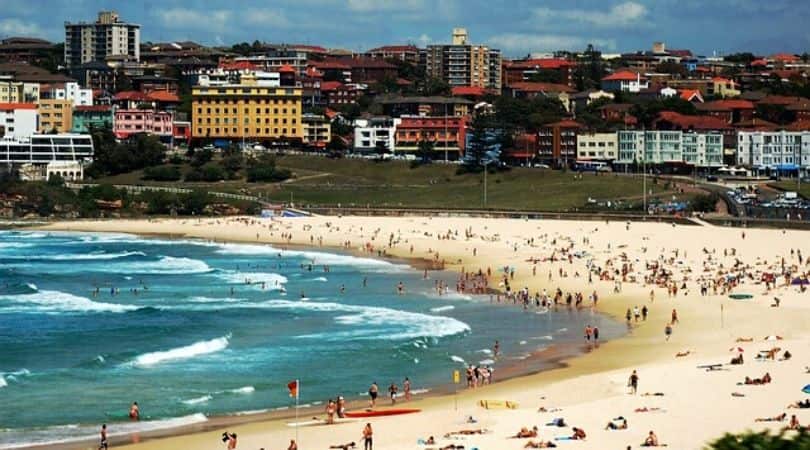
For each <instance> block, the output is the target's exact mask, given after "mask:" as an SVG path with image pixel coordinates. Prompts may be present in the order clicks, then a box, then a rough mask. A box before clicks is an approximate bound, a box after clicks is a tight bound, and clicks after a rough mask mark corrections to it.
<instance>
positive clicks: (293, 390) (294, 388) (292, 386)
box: [287, 380, 298, 398]
mask: <svg viewBox="0 0 810 450" xmlns="http://www.w3.org/2000/svg"><path fill="white" fill-rule="evenodd" d="M287 389H289V390H290V397H293V398H298V380H293V381H290V382H289V383H287Z"/></svg>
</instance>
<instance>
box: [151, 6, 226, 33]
mask: <svg viewBox="0 0 810 450" xmlns="http://www.w3.org/2000/svg"><path fill="white" fill-rule="evenodd" d="M157 17H158V19H159V20H160V22H161V23H162V24H163V25H164V26H166V27H167V28H178V29H217V30H221V29H223V28H224V27H225V26H226V25H228V24H229V22H230V21H231V18H232V14H231V11H227V10H224V9H220V10H213V11H197V10H194V9H185V8H174V9H167V10H164V11H159V12H158V13H157Z"/></svg>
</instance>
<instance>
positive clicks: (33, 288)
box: [25, 283, 39, 291]
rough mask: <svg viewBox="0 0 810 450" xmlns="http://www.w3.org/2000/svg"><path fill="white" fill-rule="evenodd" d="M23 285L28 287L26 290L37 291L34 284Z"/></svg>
mask: <svg viewBox="0 0 810 450" xmlns="http://www.w3.org/2000/svg"><path fill="white" fill-rule="evenodd" d="M25 285H26V286H28V289H31V290H32V291H38V290H39V288H38V287H37V285H36V284H34V283H25Z"/></svg>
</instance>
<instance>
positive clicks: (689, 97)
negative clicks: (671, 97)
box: [679, 89, 703, 103]
mask: <svg viewBox="0 0 810 450" xmlns="http://www.w3.org/2000/svg"><path fill="white" fill-rule="evenodd" d="M679 95H680V97H681V100H686V101H687V102H690V103H703V95H701V94H700V91H699V90H697V89H682V90H681V91H680V93H679Z"/></svg>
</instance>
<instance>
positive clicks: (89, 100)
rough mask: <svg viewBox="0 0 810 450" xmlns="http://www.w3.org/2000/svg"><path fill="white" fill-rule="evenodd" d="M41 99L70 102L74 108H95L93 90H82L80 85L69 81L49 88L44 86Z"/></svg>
mask: <svg viewBox="0 0 810 450" xmlns="http://www.w3.org/2000/svg"><path fill="white" fill-rule="evenodd" d="M42 90H43V92H41V97H42V98H45V99H53V100H70V101H71V102H73V106H74V107H75V106H93V90H92V89H82V87H81V86H79V83H77V82H75V81H69V82H67V83H64V84H59V85H53V86H50V87H48V88H47V90H46V88H45V86H44V85H43V89H42Z"/></svg>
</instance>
